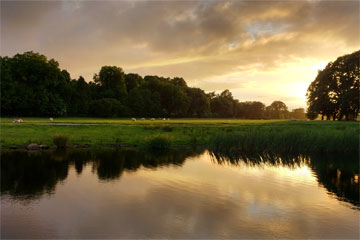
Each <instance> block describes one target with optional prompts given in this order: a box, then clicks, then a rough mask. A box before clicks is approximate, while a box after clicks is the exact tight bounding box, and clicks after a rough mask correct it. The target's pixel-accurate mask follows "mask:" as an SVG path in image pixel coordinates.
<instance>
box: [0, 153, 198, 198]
mask: <svg viewBox="0 0 360 240" xmlns="http://www.w3.org/2000/svg"><path fill="white" fill-rule="evenodd" d="M203 152H204V150H197V149H192V150H185V151H184V150H182V151H172V152H167V153H157V152H146V153H145V152H141V151H136V150H134V149H122V150H120V149H101V150H95V151H90V150H84V149H71V150H66V151H37V152H31V151H26V150H3V151H2V152H1V160H2V161H1V194H7V193H8V194H9V195H11V196H12V197H14V198H18V199H28V200H30V199H36V198H39V197H41V195H42V194H51V193H53V192H54V189H55V186H56V184H57V183H58V182H61V181H63V180H65V179H66V177H67V175H68V170H69V166H70V165H74V167H75V169H76V172H77V173H78V174H81V173H82V171H83V168H84V166H86V165H87V164H91V166H92V169H93V171H94V172H96V174H97V176H98V178H99V179H101V180H103V181H111V180H114V179H118V178H120V177H121V175H122V173H123V171H125V170H126V171H136V170H137V169H139V168H141V167H144V168H157V167H161V166H166V165H177V166H181V165H182V164H183V163H184V161H185V159H186V158H187V157H190V156H196V155H198V154H201V153H203Z"/></svg>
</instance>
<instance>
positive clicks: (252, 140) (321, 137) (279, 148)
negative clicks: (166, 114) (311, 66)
mask: <svg viewBox="0 0 360 240" xmlns="http://www.w3.org/2000/svg"><path fill="white" fill-rule="evenodd" d="M210 149H211V151H213V152H215V153H223V154H228V155H231V154H237V153H241V152H247V153H274V152H275V153H300V154H304V153H349V152H351V153H358V152H359V135H358V133H357V131H356V129H355V130H354V129H346V128H345V129H341V130H339V129H335V128H333V129H327V130H326V131H324V130H321V131H320V130H316V129H314V128H311V129H306V128H270V129H267V128H249V129H244V130H242V131H238V132H231V133H221V134H217V135H215V136H214V137H212V138H211V140H210Z"/></svg>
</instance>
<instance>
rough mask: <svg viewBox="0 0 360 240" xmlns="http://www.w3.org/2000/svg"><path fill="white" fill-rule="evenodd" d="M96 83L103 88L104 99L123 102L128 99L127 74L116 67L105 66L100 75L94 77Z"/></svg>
mask: <svg viewBox="0 0 360 240" xmlns="http://www.w3.org/2000/svg"><path fill="white" fill-rule="evenodd" d="M94 82H95V83H97V84H99V85H100V86H101V90H102V97H103V98H116V99H117V100H119V101H123V100H124V99H125V97H126V85H125V74H124V72H123V70H122V69H121V68H119V67H116V66H103V67H101V69H100V72H99V74H95V75H94Z"/></svg>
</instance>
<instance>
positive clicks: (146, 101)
mask: <svg viewBox="0 0 360 240" xmlns="http://www.w3.org/2000/svg"><path fill="white" fill-rule="evenodd" d="M127 106H129V107H130V109H131V111H132V114H133V116H134V117H160V116H162V115H163V112H162V108H161V104H160V94H159V93H158V92H152V91H150V90H149V89H147V88H145V87H139V88H134V89H132V90H131V91H130V92H129V94H128V98H127Z"/></svg>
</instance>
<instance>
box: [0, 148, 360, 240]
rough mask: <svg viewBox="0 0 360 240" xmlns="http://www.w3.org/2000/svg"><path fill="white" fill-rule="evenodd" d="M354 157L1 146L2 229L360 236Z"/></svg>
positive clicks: (24, 233) (75, 233)
mask: <svg viewBox="0 0 360 240" xmlns="http://www.w3.org/2000/svg"><path fill="white" fill-rule="evenodd" d="M358 174H359V165H358V161H357V158H356V157H355V158H354V157H351V156H350V157H349V156H340V157H339V156H337V157H336V156H276V155H272V156H257V155H254V156H242V157H237V158H233V159H232V158H226V157H219V156H217V155H216V154H215V155H214V154H210V153H209V152H208V151H203V150H191V151H190V150H186V151H185V150H182V151H176V152H169V153H167V154H156V153H146V152H139V151H135V150H131V149H129V150H114V149H103V150H97V151H89V150H72V151H66V152H51V151H43V152H27V151H3V152H2V153H1V237H2V238H339V239H340V238H341V239H344V238H358V237H359V206H360V204H359V182H358Z"/></svg>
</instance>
